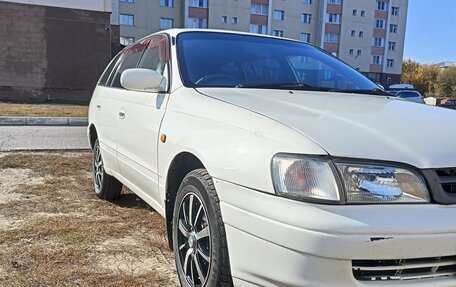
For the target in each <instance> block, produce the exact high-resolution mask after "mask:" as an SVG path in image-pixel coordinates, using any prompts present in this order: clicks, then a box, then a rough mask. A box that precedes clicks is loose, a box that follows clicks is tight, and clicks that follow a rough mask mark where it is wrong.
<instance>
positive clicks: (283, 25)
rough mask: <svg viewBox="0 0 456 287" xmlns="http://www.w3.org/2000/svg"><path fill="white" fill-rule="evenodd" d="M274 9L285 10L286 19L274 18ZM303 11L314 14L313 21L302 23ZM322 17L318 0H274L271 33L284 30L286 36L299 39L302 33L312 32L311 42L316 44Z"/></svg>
mask: <svg viewBox="0 0 456 287" xmlns="http://www.w3.org/2000/svg"><path fill="white" fill-rule="evenodd" d="M274 10H282V11H285V19H284V21H278V20H274ZM302 13H308V14H312V23H310V24H305V23H302V22H301V15H302ZM320 18H321V15H320V12H319V4H318V1H313V4H303V1H283V0H279V1H277V0H276V1H272V13H271V29H270V34H272V31H273V30H282V31H284V36H285V37H287V38H292V39H299V38H300V36H301V33H309V34H311V36H310V43H314V44H315V43H316V42H317V34H318V32H317V30H318V23H319V21H320Z"/></svg>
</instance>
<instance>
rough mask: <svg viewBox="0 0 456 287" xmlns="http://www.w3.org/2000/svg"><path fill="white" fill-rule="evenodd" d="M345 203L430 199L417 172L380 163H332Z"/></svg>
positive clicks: (406, 201)
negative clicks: (335, 168) (337, 175)
mask: <svg viewBox="0 0 456 287" xmlns="http://www.w3.org/2000/svg"><path fill="white" fill-rule="evenodd" d="M335 164H336V166H337V168H338V170H339V172H340V174H341V176H342V180H343V182H344V188H345V194H346V200H347V202H348V203H427V202H430V200H431V198H430V196H429V192H428V190H427V187H426V183H425V181H424V179H423V177H422V176H421V175H420V174H418V173H417V172H415V171H413V170H411V169H408V168H405V167H398V166H389V165H383V164H361V163H347V162H336V163H335Z"/></svg>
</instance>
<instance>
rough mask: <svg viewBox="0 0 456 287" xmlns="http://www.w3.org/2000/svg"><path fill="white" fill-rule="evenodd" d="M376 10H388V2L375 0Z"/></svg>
mask: <svg viewBox="0 0 456 287" xmlns="http://www.w3.org/2000/svg"><path fill="white" fill-rule="evenodd" d="M377 10H382V11H388V2H384V1H377Z"/></svg>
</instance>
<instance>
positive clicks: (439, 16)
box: [404, 0, 456, 63]
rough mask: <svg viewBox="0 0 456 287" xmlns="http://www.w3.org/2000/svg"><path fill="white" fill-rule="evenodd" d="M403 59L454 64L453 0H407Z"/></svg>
mask: <svg viewBox="0 0 456 287" xmlns="http://www.w3.org/2000/svg"><path fill="white" fill-rule="evenodd" d="M408 8H409V9H408V16H407V30H406V34H405V51H404V59H412V60H415V61H418V62H420V63H439V62H444V61H452V62H456V0H409V7H408Z"/></svg>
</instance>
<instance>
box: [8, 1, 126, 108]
mask: <svg viewBox="0 0 456 287" xmlns="http://www.w3.org/2000/svg"><path fill="white" fill-rule="evenodd" d="M111 4H112V3H111V0H14V1H13V0H8V1H0V16H1V17H0V23H1V25H0V36H1V37H2V38H3V39H7V41H4V42H3V43H2V45H0V101H14V102H19V101H20V102H24V101H25V102H46V101H54V102H70V103H87V102H88V101H89V100H90V97H91V94H92V92H93V88H94V86H95V84H96V82H97V80H98V78H99V76H100V74H101V73H102V71H103V69H104V68H105V67H106V65H107V63H108V62H109V60H110V59H111V57H112V54H113V53H117V52H118V51H119V50H120V44H119V38H118V36H117V38H116V37H115V35H116V34H117V35H118V34H119V29H118V27H117V29H116V27H115V26H113V25H111V20H110V16H111V7H112V6H111Z"/></svg>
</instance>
